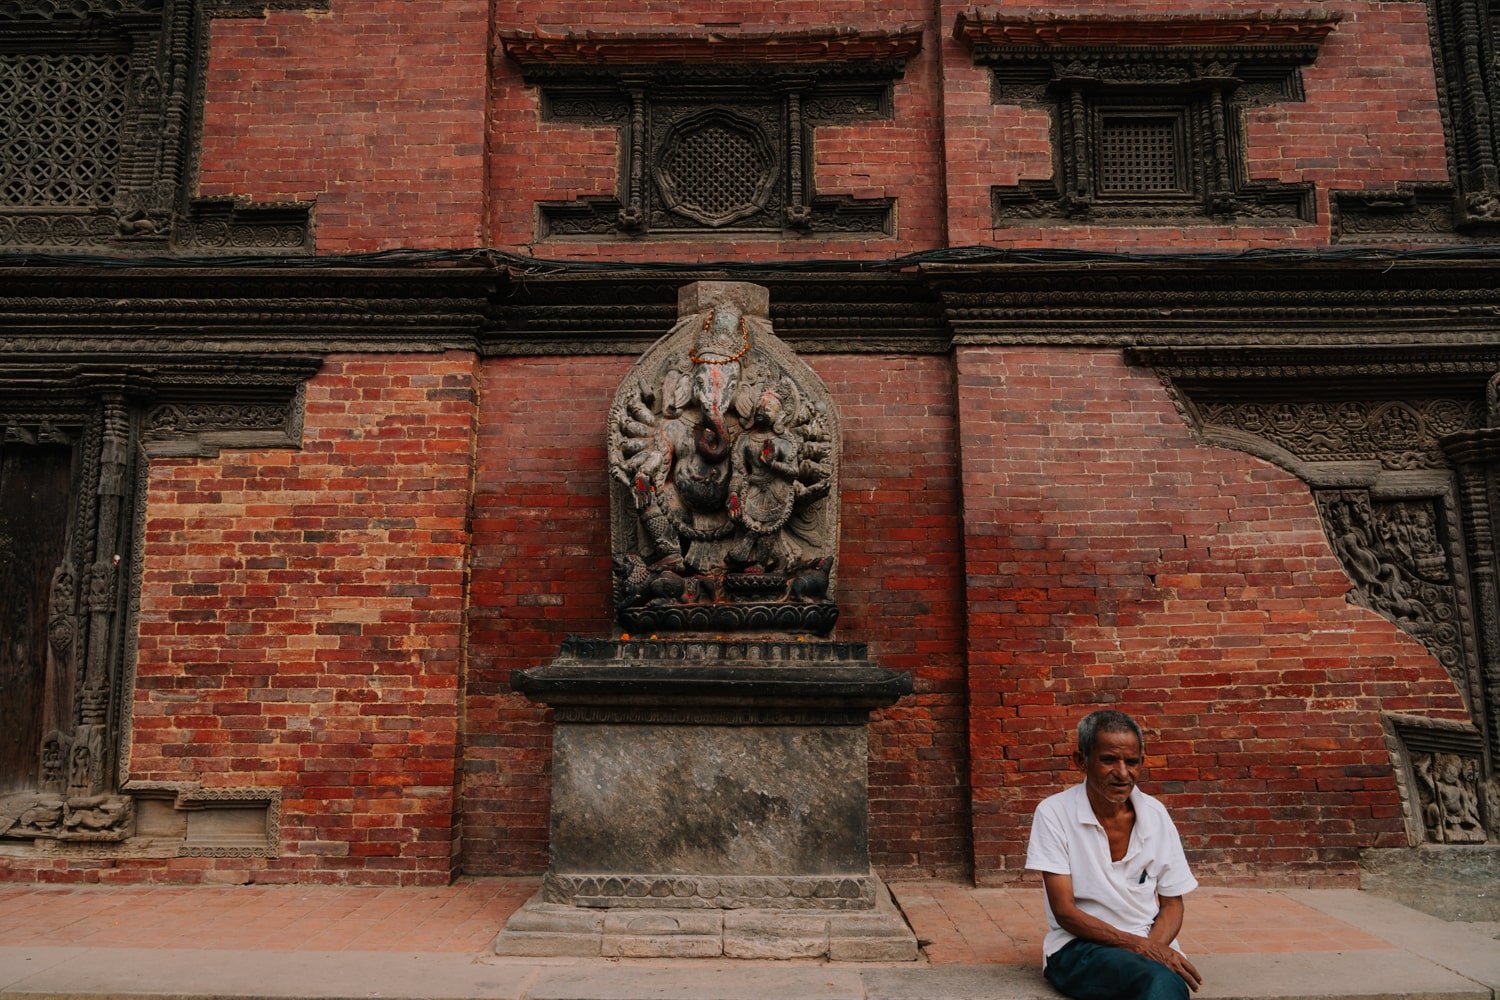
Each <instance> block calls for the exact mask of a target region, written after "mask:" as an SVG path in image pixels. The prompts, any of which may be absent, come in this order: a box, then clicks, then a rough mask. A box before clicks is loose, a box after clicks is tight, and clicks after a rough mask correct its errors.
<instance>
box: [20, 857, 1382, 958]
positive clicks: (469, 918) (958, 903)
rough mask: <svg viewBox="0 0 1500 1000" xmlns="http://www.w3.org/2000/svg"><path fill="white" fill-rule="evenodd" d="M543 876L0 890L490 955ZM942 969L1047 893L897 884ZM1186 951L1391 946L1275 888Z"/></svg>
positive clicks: (112, 924)
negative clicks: (429, 885) (408, 883)
mask: <svg viewBox="0 0 1500 1000" xmlns="http://www.w3.org/2000/svg"><path fill="white" fill-rule="evenodd" d="M537 885H538V880H537V879H534V878H526V879H501V878H490V879H474V878H465V879H461V880H459V881H458V882H456V883H455V884H453V885H451V886H446V887H443V888H435V889H420V888H399V889H381V888H347V887H346V888H340V887H322V886H306V887H304V886H154V887H153V886H128V887H127V886H119V887H115V886H77V887H74V886H67V887H64V886H34V885H0V941H3V942H4V943H5V945H6V946H8V947H27V946H46V945H59V944H67V945H71V946H85V947H95V948H186V949H237V950H266V951H390V952H480V951H483V950H484V949H485V948H486V946H487V945H488V944H489V943H490V941H491V939H493V938H494V936H495V933H496V932H497V931H498V930H499V929H500V926H501V925H502V924H504V923H505V921H506V919H507V918H508V917H509V916H510V915H511V913H513V912H514V911H515V910H516V908H517V907H519V906H520V905H521V904H522V903H523V902H525V901H526V899H527V898H528V897H529V896H530V895H531V894H532V893H533V892H535V891H536V888H537ZM891 889H892V891H893V893H894V894H895V896H896V899H897V900H898V901H899V902H900V904H901V907H902V909H903V910H904V911H905V912H906V915H907V918H908V919H909V920H910V921H911V924H912V927H913V929H914V930H915V931H916V934H917V938H918V939H919V940H920V941H921V942H922V943H923V945H924V946H925V950H926V953H927V957H928V960H929V961H930V962H931V963H932V964H934V965H944V964H956V965H990V964H998V965H1037V964H1040V960H1041V947H1042V935H1043V928H1044V926H1045V923H1046V921H1045V917H1044V916H1043V913H1042V900H1041V891H1040V889H1031V888H1028V889H976V888H973V887H971V886H966V885H961V884H958V883H953V882H935V881H934V882H928V881H913V882H896V883H893V884H892V886H891ZM1182 943H1183V947H1184V948H1185V949H1186V950H1187V951H1188V952H1189V953H1190V954H1195V955H1211V954H1243V953H1251V952H1262V953H1278V952H1308V951H1351V950H1389V949H1391V948H1393V947H1394V946H1393V945H1392V944H1390V943H1389V942H1386V941H1383V940H1381V939H1379V938H1376V937H1373V936H1371V935H1370V934H1368V933H1366V932H1364V931H1362V930H1360V929H1359V928H1356V927H1353V926H1351V925H1349V924H1346V923H1343V922H1342V921H1339V920H1336V919H1334V918H1332V917H1330V916H1328V915H1327V914H1325V913H1320V912H1318V911H1317V910H1314V909H1311V908H1310V907H1308V906H1305V905H1303V904H1302V903H1299V902H1297V901H1296V900H1293V899H1290V898H1288V897H1287V896H1285V895H1282V894H1281V893H1278V892H1277V891H1275V890H1266V889H1200V890H1198V891H1197V892H1195V893H1194V894H1193V895H1192V896H1190V897H1189V899H1188V922H1187V926H1186V930H1185V931H1184V933H1183V935H1182Z"/></svg>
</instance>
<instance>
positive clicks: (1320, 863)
mask: <svg viewBox="0 0 1500 1000" xmlns="http://www.w3.org/2000/svg"><path fill="white" fill-rule="evenodd" d="M957 364H958V383H959V390H958V392H959V400H958V402H959V427H960V443H961V446H962V448H963V454H964V459H963V462H964V468H963V503H964V518H965V539H964V540H965V546H966V566H967V575H968V638H969V648H968V662H969V692H970V694H969V697H970V705H971V712H972V717H971V722H970V741H971V743H970V747H971V752H972V754H973V786H974V853H975V868H976V874H977V876H978V878H979V880H980V881H983V882H1001V881H1006V880H1009V879H1013V878H1016V877H1018V876H1019V875H1020V870H1021V868H1022V866H1023V863H1024V856H1025V845H1026V836H1027V832H1028V829H1029V823H1028V821H1027V817H1028V816H1029V815H1030V813H1031V811H1032V809H1033V808H1034V807H1035V806H1036V803H1037V802H1038V801H1039V800H1040V799H1041V798H1042V797H1044V796H1045V795H1048V794H1050V793H1052V792H1054V791H1058V790H1060V789H1061V788H1063V787H1065V786H1066V785H1067V784H1070V783H1072V782H1073V780H1074V776H1073V775H1072V774H1071V773H1069V771H1068V755H1069V753H1070V752H1071V750H1072V739H1073V737H1072V733H1071V728H1072V726H1073V725H1074V724H1076V722H1077V720H1078V719H1079V718H1080V717H1081V716H1082V715H1083V714H1085V713H1086V712H1087V711H1089V710H1091V709H1093V708H1096V707H1100V706H1110V707H1118V708H1121V709H1123V710H1125V711H1128V712H1130V713H1132V714H1133V715H1135V716H1137V717H1138V718H1139V719H1140V720H1141V722H1142V723H1143V725H1144V726H1145V727H1146V729H1147V747H1146V752H1147V778H1146V781H1145V785H1146V788H1147V790H1148V791H1153V792H1159V793H1161V795H1162V798H1163V799H1164V800H1165V801H1166V803H1167V805H1168V806H1169V807H1170V808H1171V809H1172V811H1173V814H1174V816H1175V818H1176V820H1177V823H1178V825H1179V828H1180V829H1181V831H1182V834H1183V838H1184V841H1185V842H1186V844H1187V845H1188V846H1189V848H1190V849H1191V853H1192V857H1193V858H1194V860H1195V862H1196V864H1197V865H1198V866H1199V869H1200V872H1216V873H1217V874H1218V875H1219V877H1221V878H1222V877H1234V876H1236V875H1245V874H1261V875H1271V876H1277V875H1279V876H1283V877H1284V876H1293V877H1295V876H1297V875H1299V874H1300V875H1303V876H1307V875H1324V876H1326V875H1328V874H1330V873H1342V874H1344V875H1346V876H1347V875H1349V874H1352V872H1353V870H1354V869H1353V865H1354V859H1355V856H1356V853H1357V851H1358V850H1359V849H1360V848H1365V847H1374V846H1399V845H1402V844H1404V843H1405V835H1404V832H1403V826H1402V820H1401V816H1400V805H1399V802H1398V799H1397V794H1396V788H1395V780H1394V777H1393V775H1392V771H1391V766H1390V758H1389V755H1388V753H1387V751H1386V748H1385V744H1384V741H1383V738H1382V733H1381V726H1380V720H1379V713H1380V711H1381V710H1382V709H1387V710H1403V711H1425V712H1427V713H1429V714H1431V715H1434V716H1442V717H1447V718H1452V719H1463V718H1466V717H1467V715H1466V713H1465V711H1464V709H1463V704H1462V701H1461V698H1460V696H1459V694H1458V692H1457V690H1456V688H1455V687H1454V685H1453V683H1452V682H1451V681H1450V680H1449V678H1448V676H1447V674H1446V673H1445V672H1444V671H1443V669H1442V667H1441V666H1440V665H1439V664H1438V662H1437V660H1436V659H1435V658H1434V657H1432V656H1431V655H1429V654H1428V653H1427V651H1426V650H1425V648H1423V647H1422V646H1421V645H1420V644H1419V643H1418V642H1417V641H1416V640H1414V639H1411V638H1410V637H1408V636H1406V635H1405V634H1404V633H1402V632H1401V631H1400V630H1399V629H1397V628H1396V627H1395V626H1394V625H1393V624H1391V623H1390V622H1388V621H1386V620H1385V619H1383V618H1381V617H1379V616H1378V615H1375V614H1374V613H1372V612H1368V611H1365V610H1363V609H1361V608H1358V607H1355V606H1352V605H1350V604H1349V603H1347V601H1346V599H1345V595H1346V594H1347V592H1348V590H1349V589H1350V582H1349V579H1348V577H1347V576H1346V575H1345V574H1344V572H1343V570H1342V568H1341V567H1340V566H1339V564H1338V561H1337V559H1336V558H1335V557H1334V555H1333V554H1332V551H1331V549H1330V547H1329V543H1328V540H1327V538H1326V536H1325V535H1324V533H1323V530H1322V528H1321V526H1320V523H1319V519H1318V514H1317V511H1316V508H1315V505H1314V503H1313V501H1312V497H1311V493H1310V492H1309V490H1308V488H1307V487H1306V486H1305V485H1303V484H1302V483H1301V482H1300V481H1299V480H1297V479H1296V478H1294V477H1293V476H1292V475H1290V474H1289V473H1287V472H1284V471H1282V470H1281V469H1279V468H1276V467H1274V466H1272V465H1270V464H1268V463H1266V462H1263V461H1260V460H1259V459H1255V458H1251V457H1249V456H1247V455H1243V454H1241V453H1238V452H1234V451H1228V450H1225V449H1219V448H1211V447H1207V446H1204V445H1202V444H1199V443H1198V442H1197V441H1196V440H1195V439H1194V438H1193V437H1192V435H1191V434H1190V433H1189V431H1188V429H1187V427H1186V425H1185V423H1184V421H1183V419H1182V418H1181V416H1179V414H1178V413H1177V412H1176V410H1175V409H1174V408H1173V406H1172V404H1171V402H1170V400H1169V399H1168V398H1167V395H1166V393H1165V391H1164V390H1163V388H1162V386H1161V385H1160V383H1159V382H1158V381H1157V379H1156V378H1155V377H1154V376H1153V375H1151V374H1150V373H1149V372H1145V371H1140V370H1134V369H1129V368H1127V367H1125V366H1124V364H1123V362H1122V361H1121V359H1120V356H1119V353H1118V352H1117V351H1109V350H1103V351H1091V350H1066V349H1050V350H1049V349H1024V350H1007V349H998V348H961V349H960V350H959V352H958V360H957Z"/></svg>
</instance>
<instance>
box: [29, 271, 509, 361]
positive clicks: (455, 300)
mask: <svg viewBox="0 0 1500 1000" xmlns="http://www.w3.org/2000/svg"><path fill="white" fill-rule="evenodd" d="M493 280H494V272H492V271H490V270H488V269H485V268H478V267H457V268H456V267H444V268H425V269H424V268H399V269H395V268H374V269H370V268H347V269H341V268H322V269H307V270H293V269H288V268H283V267H277V266H275V265H274V264H273V263H270V262H267V263H265V264H262V265H261V266H246V267H242V268H221V267H141V268H121V267H88V266H75V267H57V268H50V267H15V268H5V269H0V354H3V355H5V356H7V357H18V356H46V357H57V356H60V355H67V354H83V355H91V356H98V355H114V356H126V357H138V356H145V355H153V354H154V355H170V356H181V355H184V354H188V355H213V354H220V355H222V354H245V353H256V352H262V353H264V352H271V353H276V354H299V355H308V354H323V353H327V352H329V351H403V352H411V351H443V350H449V349H454V348H457V349H465V348H468V349H472V348H473V346H474V343H475V337H476V335H477V334H478V332H479V330H480V328H481V326H482V325H483V322H484V303H485V299H486V296H487V292H488V288H489V285H490V284H491V283H492V282H493Z"/></svg>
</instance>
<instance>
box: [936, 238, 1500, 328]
mask: <svg viewBox="0 0 1500 1000" xmlns="http://www.w3.org/2000/svg"><path fill="white" fill-rule="evenodd" d="M922 270H923V274H924V276H925V278H926V279H927V282H928V283H929V285H930V286H931V287H932V289H933V290H934V291H935V292H936V293H937V294H938V296H939V298H940V299H941V300H942V302H943V304H944V307H945V311H946V314H947V317H948V322H949V325H950V327H951V329H952V331H953V336H954V341H955V343H959V344H1077V345H1099V346H1120V347H1129V346H1141V345H1171V344H1175V345H1199V346H1201V345H1212V344H1248V345H1260V346H1298V345H1304V344H1309V343H1318V344H1322V345H1345V346H1354V345H1375V344H1400V345H1462V344H1474V345H1492V344H1496V343H1500V260H1495V259H1491V258H1470V259H1462V260H1461V259H1444V258H1428V259H1412V258H1406V259H1402V258H1399V257H1392V258H1379V257H1372V258H1370V259H1360V260H1343V259H1327V258H1324V259H1319V258H1317V257H1316V256H1309V257H1301V256H1299V255H1286V256H1284V257H1283V256H1276V257H1272V258H1270V259H1265V258H1261V259H1256V260H1249V259H1246V258H1242V257H1223V258H1213V259H1209V260H1183V261H1172V260H1171V259H1168V258H1163V259H1161V260H1120V261H1114V262H1111V261H1105V260H1099V261H1078V262H1067V263H1059V262H1055V261H1046V262H1039V263H1036V264H1026V263H1014V264H1011V263H1004V264H972V265H963V264H959V265H948V264H940V265H928V266H925V267H924V268H923V269H922Z"/></svg>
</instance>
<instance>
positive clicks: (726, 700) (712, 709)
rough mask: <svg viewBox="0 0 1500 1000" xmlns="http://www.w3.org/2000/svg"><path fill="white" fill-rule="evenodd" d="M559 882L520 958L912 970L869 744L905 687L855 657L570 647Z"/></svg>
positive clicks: (555, 835) (524, 919)
mask: <svg viewBox="0 0 1500 1000" xmlns="http://www.w3.org/2000/svg"><path fill="white" fill-rule="evenodd" d="M513 684H514V686H515V687H516V688H517V689H518V690H520V691H523V692H524V693H525V694H526V695H528V696H529V697H531V698H533V699H536V700H538V701H542V702H544V703H545V704H547V705H550V706H551V707H552V710H553V720H554V722H555V726H556V728H555V729H554V732H553V740H552V825H551V867H550V869H549V870H548V872H547V875H546V878H545V879H544V880H543V882H542V890H541V892H539V893H538V894H537V896H536V898H535V899H533V900H531V901H530V902H529V903H527V904H526V906H525V907H523V908H522V909H521V910H520V911H519V912H517V913H516V915H515V916H514V917H513V918H512V919H511V921H510V923H509V924H508V925H507V926H506V928H505V930H504V931H502V932H501V934H500V937H499V938H498V939H497V940H496V943H495V947H496V950H497V951H498V952H499V953H501V954H506V955H579V956H582V955H590V956H610V957H625V956H630V957H642V958H644V957H660V958H666V957H679V958H681V957H693V956H704V957H709V956H724V957H731V958H734V957H739V958H816V957H826V958H832V959H844V960H851V961H902V960H911V959H915V958H916V956H917V943H916V939H915V938H914V937H913V935H912V933H911V931H910V929H909V928H908V927H907V926H906V922H905V920H903V919H902V917H901V914H900V912H899V911H898V910H897V909H896V908H895V906H894V905H893V904H892V903H891V899H890V895H889V894H888V893H887V892H886V891H885V887H884V886H883V885H881V883H880V880H879V879H878V878H876V877H875V875H874V873H873V872H872V871H871V869H870V852H869V842H868V841H869V805H868V798H869V796H868V790H867V785H868V781H867V768H866V761H867V758H868V754H869V750H868V743H867V740H866V736H865V726H866V724H867V722H868V720H869V713H870V710H871V709H872V708H877V707H880V706H882V705H889V704H891V703H892V702H894V701H895V700H896V699H897V698H899V697H900V696H901V695H903V694H905V693H907V692H908V691H910V690H911V676H910V675H909V674H901V673H897V672H895V671H891V670H886V669H884V668H882V667H879V666H877V665H876V664H873V663H871V662H870V661H869V659H868V656H867V651H866V647H865V646H864V645H863V644H861V643H840V642H826V641H821V642H818V641H815V642H802V641H790V640H777V639H738V640H730V641H724V640H719V639H712V640H709V639H702V640H690V639H667V640H647V641H640V640H636V641H629V640H621V641H614V640H593V641H590V640H581V639H570V640H568V641H567V642H566V643H565V644H564V646H563V649H562V651H561V653H560V654H559V655H558V657H557V659H555V660H554V661H553V662H552V663H550V664H548V665H547V666H545V667H540V668H537V669H535V670H528V671H523V672H521V673H519V674H517V675H516V677H515V678H514V680H513Z"/></svg>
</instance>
